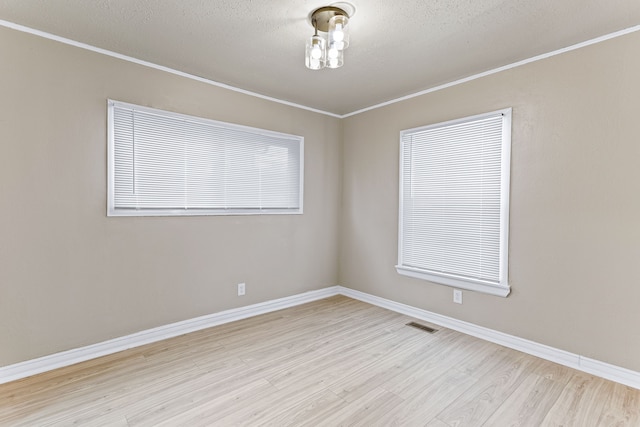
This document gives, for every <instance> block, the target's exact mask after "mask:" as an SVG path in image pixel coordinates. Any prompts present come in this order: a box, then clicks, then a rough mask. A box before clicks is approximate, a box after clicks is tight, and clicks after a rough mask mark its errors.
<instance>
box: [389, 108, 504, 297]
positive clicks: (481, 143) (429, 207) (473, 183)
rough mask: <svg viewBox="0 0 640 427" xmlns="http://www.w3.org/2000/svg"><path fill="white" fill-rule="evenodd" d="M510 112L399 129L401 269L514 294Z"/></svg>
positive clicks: (461, 285)
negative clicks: (509, 236) (510, 276)
mask: <svg viewBox="0 0 640 427" xmlns="http://www.w3.org/2000/svg"><path fill="white" fill-rule="evenodd" d="M510 134H511V110H510V109H508V110H502V111H499V112H495V113H489V114H485V115H480V116H474V117H470V118H466V119H461V120H456V121H452V122H447V123H442V124H437V125H432V126H427V127H422V128H417V129H410V130H406V131H402V132H401V134H400V146H401V149H400V151H401V153H400V155H401V166H400V169H401V172H400V173H401V176H400V181H401V189H400V224H399V251H398V252H399V253H398V266H397V269H398V272H399V273H401V274H405V275H409V276H413V277H418V278H423V279H426V280H430V281H434V282H436V283H442V284H446V285H450V286H455V287H459V288H463V289H471V290H477V291H481V292H487V293H491V294H495V295H501V296H506V295H507V294H508V293H509V286H508V283H507V253H508V250H507V242H508V239H507V232H508V207H509V201H508V196H509V161H510V140H511V137H510Z"/></svg>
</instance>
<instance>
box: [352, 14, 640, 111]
mask: <svg viewBox="0 0 640 427" xmlns="http://www.w3.org/2000/svg"><path fill="white" fill-rule="evenodd" d="M636 31H640V25H635V26H633V27H629V28H625V29H624V30H620V31H616V32H613V33H610V34H605V35H604V36H600V37H596V38H594V39H591V40H587V41H584V42H581V43H576V44H574V45H571V46H567V47H564V48H562V49H558V50H554V51H551V52H548V53H543V54H541V55H537V56H534V57H532V58H527V59H523V60H522V61H518V62H514V63H512V64H507V65H504V66H502V67H498V68H494V69H492V70H488V71H485V72H482V73H478V74H474V75H472V76H469V77H464V78H462V79H458V80H454V81H452V82H449V83H445V84H442V85H439V86H435V87H432V88H429V89H425V90H422V91H420V92H416V93H412V94H410V95H407V96H403V97H401V98H396V99H392V100H389V101H386V102H382V103H380V104H375V105H372V106H370V107H366V108H362V109H360V110H356V111H353V112H351V113H347V114H343V115H341V116H340V118H341V119H344V118H347V117H351V116H355V115H356V114H360V113H364V112H367V111H371V110H376V109H378V108H382V107H386V106H387V105H391V104H396V103H398V102H402V101H406V100H407V99H411V98H416V97H418V96H422V95H426V94H428V93H431V92H437V91H439V90H442V89H447V88H449V87H452V86H457V85H459V84H463V83H467V82H470V81H472V80H476V79H479V78H482V77H486V76H490V75H492V74H496V73H499V72H501V71H506V70H510V69H512V68H516V67H520V66H521V65H526V64H530V63H532V62H536V61H540V60H543V59H547V58H551V57H552V56H556V55H560V54H563V53H567V52H571V51H572V50H576V49H580V48H583V47H586V46H590V45H592V44H596V43H600V42H604V41H607V40H610V39H613V38H616V37H620V36H624V35H627V34H631V33H634V32H636Z"/></svg>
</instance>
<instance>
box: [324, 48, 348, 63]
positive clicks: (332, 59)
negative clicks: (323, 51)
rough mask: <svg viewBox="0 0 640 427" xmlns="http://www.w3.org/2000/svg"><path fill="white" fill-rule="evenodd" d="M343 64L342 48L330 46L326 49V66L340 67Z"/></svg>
mask: <svg viewBox="0 0 640 427" xmlns="http://www.w3.org/2000/svg"><path fill="white" fill-rule="evenodd" d="M343 64H344V50H341V49H338V48H337V47H335V46H331V47H330V48H329V50H328V51H327V67H329V68H340V67H342V65H343Z"/></svg>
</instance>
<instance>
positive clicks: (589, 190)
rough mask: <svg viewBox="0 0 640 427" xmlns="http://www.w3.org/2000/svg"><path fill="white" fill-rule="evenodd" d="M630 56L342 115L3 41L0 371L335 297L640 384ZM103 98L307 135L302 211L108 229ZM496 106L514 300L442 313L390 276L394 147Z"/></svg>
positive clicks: (7, 36) (636, 102)
mask: <svg viewBox="0 0 640 427" xmlns="http://www.w3.org/2000/svg"><path fill="white" fill-rule="evenodd" d="M639 45H640V34H638V33H635V34H632V35H628V36H624V37H621V38H618V39H614V40H610V41H607V42H604V43H600V44H597V45H594V46H590V47H587V48H583V49H580V50H577V51H573V52H570V53H567V54H563V55H560V56H556V57H553V58H550V59H547V60H544V61H539V62H536V63H533V64H529V65H526V66H523V67H519V68H516V69H513V70H510V71H506V72H502V73H499V74H495V75H492V76H489V77H485V78H482V79H479V80H475V81H473V82H470V83H467V84H464V85H459V86H456V87H453V88H449V89H446V90H442V91H438V92H435V93H432V94H428V95H424V96H421V97H418V98H414V99H411V100H408V101H404V102H402V103H398V104H394V105H391V106H388V107H385V108H381V109H378V110H374V111H371V112H367V113H363V114H359V115H357V116H354V117H350V118H348V119H345V120H343V121H339V120H337V119H333V118H329V117H326V116H323V115H318V114H315V113H311V112H307V111H303V110H299V109H296V108H292V107H287V106H284V105H281V104H275V103H272V102H269V101H266V100H261V99H257V98H253V97H249V96H246V95H242V94H239V93H235V92H231V91H227V90H224V89H221V88H217V87H213V86H209V85H205V84H202V83H198V82H195V81H192V80H188V79H184V78H180V77H177V76H173V75H170V74H167V73H164V72H160V71H156V70H152V69H149V68H145V67H142V66H138V65H135V64H131V63H127V62H124V61H119V60H116V59H114V58H110V57H106V56H103V55H99V54H96V53H91V52H88V51H84V50H81V49H77V48H74V47H70V46H66V45H63V44H60V43H56V42H52V41H48V40H44V39H41V38H38V37H34V36H31V35H27V34H23V33H19V32H16V31H13V30H8V29H4V28H0V56H1V60H0V99H1V100H2V102H0V212H1V214H0V215H1V216H0V349H1V351H0V366H4V365H8V364H12V363H16V362H20V361H23V360H28V359H32V358H35V357H39V356H43V355H47V354H51V353H55V352H58V351H63V350H67V349H71V348H74V347H79V346H84V345H88V344H92V343H96V342H100V341H104V340H107V339H110V338H114V337H118V336H122V335H126V334H129V333H133V332H136V331H140V330H144V329H147V328H151V327H155V326H160V325H164V324H167V323H170V322H174V321H179V320H183V319H188V318H192V317H195V316H199V315H203V314H208V313H213V312H217V311H220V310H225V309H229V308H233V307H238V306H243V305H248V304H252V303H256V302H260V301H265V300H269V299H273V298H279V297H284V296H288V295H293V294H296V293H300V292H304V291H307V290H312V289H318V288H321V287H325V286H331V285H334V284H337V283H339V284H342V285H344V286H348V287H352V288H354V289H359V290H362V291H365V292H369V293H371V294H374V295H379V296H381V297H384V298H389V299H392V300H395V301H399V302H403V303H407V304H411V305H414V306H417V307H421V308H424V309H427V310H431V311H434V312H437V313H441V314H444V315H447V316H452V317H455V318H458V319H462V320H466V321H470V322H473V323H476V324H479V325H483V326H486V327H489V328H492V329H496V330H500V331H504V332H506V333H509V334H513V335H516V336H520V337H523V338H527V339H531V340H534V341H537V342H540V343H544V344H548V345H551V346H553V347H557V348H561V349H565V350H568V351H571V352H574V353H578V354H581V355H584V356H587V357H592V358H595V359H599V360H602V361H605V362H609V363H613V364H616V365H619V366H624V367H627V368H630V369H633V370H637V371H640V328H638V325H640V309H639V308H638V302H639V301H640V270H639V268H638V264H639V261H640V225H639V222H638V221H639V220H638V218H640V167H639V166H638V163H639V160H640V137H639V135H640V120H638V118H637V115H638V112H640V83H639V82H638V76H640V59H639V58H640V56H639V55H638V46H639ZM107 98H113V99H117V100H121V101H126V102H132V103H137V104H141V105H148V106H151V107H155V108H162V109H167V110H173V111H178V112H181V113H186V114H193V115H198V116H202V117H208V118H212V119H216V120H222V121H228V122H233V123H238V124H243V125H248V126H256V127H261V128H265V129H270V130H274V131H279V132H286V133H292V134H298V135H303V136H304V137H305V151H306V152H305V159H306V165H305V213H304V215H297V216H296V215H285V216H230V217H189V218H175V217H170V218H107V217H106V214H105V211H106V99H107ZM504 107H513V144H512V177H511V227H510V282H511V285H512V289H513V290H512V293H511V295H510V296H509V297H508V298H506V299H505V298H499V297H492V296H487V295H483V294H478V293H473V292H464V304H463V305H461V306H460V305H455V304H453V303H452V301H451V300H452V292H451V288H448V287H445V286H441V285H435V284H431V283H428V282H425V281H420V280H416V279H410V278H407V277H404V276H400V275H398V274H397V273H396V271H395V269H394V265H395V263H396V260H397V259H396V258H397V215H398V214H397V200H398V133H399V131H400V130H402V129H407V128H411V127H416V126H420V125H425V124H429V123H435V122H439V121H443V120H448V119H453V118H458V117H464V116H468V115H472V114H477V113H482V112H487V111H491V110H495V109H499V108H504ZM341 140H342V141H344V146H343V145H342V142H341ZM341 176H342V179H341ZM241 281H245V282H246V283H247V290H248V293H247V295H246V296H245V297H242V298H239V297H237V296H236V295H235V292H236V290H235V285H236V283H238V282H241Z"/></svg>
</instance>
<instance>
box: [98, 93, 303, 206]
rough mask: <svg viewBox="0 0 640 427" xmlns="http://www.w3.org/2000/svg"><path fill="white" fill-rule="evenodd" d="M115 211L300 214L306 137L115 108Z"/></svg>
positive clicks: (117, 105)
mask: <svg viewBox="0 0 640 427" xmlns="http://www.w3.org/2000/svg"><path fill="white" fill-rule="evenodd" d="M110 108H111V109H112V110H111V114H110V117H112V121H111V122H110V123H109V125H110V126H111V127H112V134H113V143H112V144H113V150H112V151H113V152H112V153H110V155H111V156H113V159H112V160H113V162H112V163H113V171H114V173H113V174H114V177H113V182H112V185H113V194H112V196H113V207H112V208H113V211H118V210H120V209H121V210H142V211H144V210H154V211H155V212H156V213H157V211H158V210H163V209H166V210H171V211H172V212H170V213H169V212H168V213H167V214H176V212H175V211H176V210H185V211H186V210H189V209H201V210H210V211H212V213H215V212H214V211H217V210H220V211H228V210H238V211H245V210H246V211H250V212H255V211H260V210H270V209H273V210H282V211H290V212H292V213H295V212H300V211H301V208H302V197H301V194H302V185H301V181H302V155H303V154H302V137H296V136H293V135H286V134H279V133H276V132H270V131H263V130H259V129H253V128H247V127H244V126H237V125H231V124H227V123H220V122H214V121H211V120H205V119H199V118H196V117H189V116H183V115H178V114H175V113H171V112H166V111H160V110H153V109H148V108H145V107H137V106H133V105H130V104H124V103H119V102H115V101H111V103H110Z"/></svg>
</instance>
